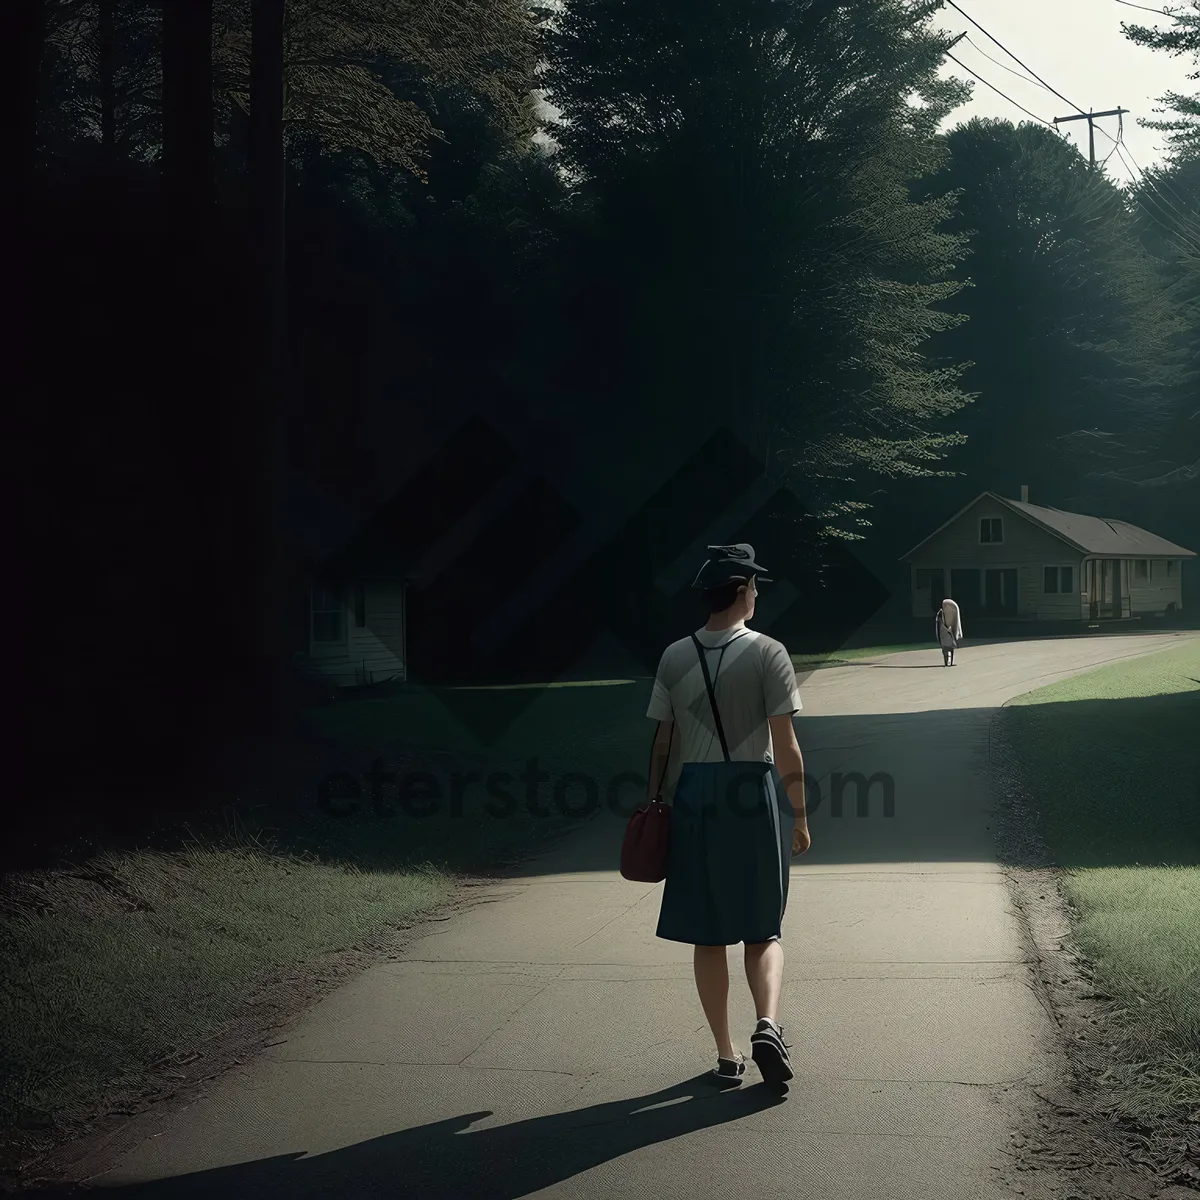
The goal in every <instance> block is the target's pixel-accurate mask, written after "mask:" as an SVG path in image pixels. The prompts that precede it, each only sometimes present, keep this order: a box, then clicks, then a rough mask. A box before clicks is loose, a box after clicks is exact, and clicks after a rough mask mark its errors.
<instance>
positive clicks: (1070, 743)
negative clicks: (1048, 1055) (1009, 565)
mask: <svg viewBox="0 0 1200 1200" xmlns="http://www.w3.org/2000/svg"><path fill="white" fill-rule="evenodd" d="M1004 720H1005V722H1006V726H1007V728H1006V732H1007V736H1008V738H1009V740H1010V742H1011V744H1012V745H1013V747H1014V748H1015V751H1016V753H1017V755H1018V759H1019V761H1020V764H1021V769H1022V774H1023V778H1024V779H1025V780H1026V782H1027V787H1028V790H1029V795H1030V800H1031V802H1032V807H1033V808H1034V809H1035V810H1036V812H1037V814H1038V815H1037V819H1038V824H1039V832H1040V834H1041V836H1042V838H1043V840H1044V842H1045V844H1046V847H1047V849H1048V851H1049V853H1050V855H1051V858H1052V860H1053V861H1054V862H1056V863H1058V864H1060V865H1061V866H1063V867H1065V868H1067V874H1066V877H1065V880H1064V890H1065V892H1066V895H1067V898H1068V900H1069V901H1070V903H1071V904H1072V906H1073V908H1074V909H1075V915H1076V934H1077V937H1078V940H1079V944H1080V947H1081V949H1082V950H1083V951H1084V953H1085V954H1087V956H1088V957H1089V958H1090V959H1091V960H1092V962H1093V963H1094V964H1095V968H1096V975H1097V978H1096V983H1097V990H1098V991H1099V992H1100V993H1101V994H1103V995H1108V996H1111V997H1112V1001H1113V1007H1114V1012H1115V1014H1116V1021H1115V1025H1116V1028H1117V1029H1118V1031H1119V1043H1118V1046H1117V1048H1116V1062H1115V1063H1114V1067H1113V1075H1114V1078H1115V1079H1116V1080H1117V1082H1118V1083H1119V1084H1120V1085H1121V1086H1122V1087H1123V1088H1124V1090H1125V1092H1126V1095H1127V1100H1128V1104H1129V1107H1130V1109H1131V1111H1133V1112H1134V1113H1135V1114H1139V1115H1149V1114H1153V1113H1160V1112H1164V1111H1171V1110H1174V1109H1177V1108H1179V1107H1180V1106H1188V1105H1191V1106H1196V1105H1200V641H1193V642H1191V643H1189V644H1188V645H1186V646H1184V647H1181V648H1179V649H1174V650H1169V651H1165V652H1162V653H1157V654H1153V655H1149V656H1147V657H1145V658H1139V659H1132V660H1130V661H1128V662H1126V663H1121V664H1117V665H1113V666H1109V667H1104V668H1102V669H1100V670H1098V671H1093V672H1090V673H1088V674H1085V675H1080V676H1076V677H1074V678H1072V679H1068V680H1064V681H1063V682H1061V683H1057V684H1053V685H1052V686H1050V687H1047V688H1041V689H1039V690H1038V691H1035V692H1030V693H1029V694H1028V695H1025V696H1022V697H1020V698H1018V699H1017V700H1015V701H1013V703H1012V704H1011V705H1009V706H1008V707H1007V708H1006V709H1005V711H1004Z"/></svg>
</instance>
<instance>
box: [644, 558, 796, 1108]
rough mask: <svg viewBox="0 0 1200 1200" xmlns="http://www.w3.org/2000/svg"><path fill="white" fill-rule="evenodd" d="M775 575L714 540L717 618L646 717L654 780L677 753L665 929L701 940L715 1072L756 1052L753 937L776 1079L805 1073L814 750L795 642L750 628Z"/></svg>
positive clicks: (668, 665) (668, 935) (734, 1077)
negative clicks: (795, 964) (805, 868)
mask: <svg viewBox="0 0 1200 1200" xmlns="http://www.w3.org/2000/svg"><path fill="white" fill-rule="evenodd" d="M760 581H761V582H770V581H769V580H767V579H766V577H765V575H764V574H763V568H762V567H761V566H760V565H759V564H758V563H757V562H756V561H755V558H754V548H753V547H752V546H750V545H747V544H745V543H742V544H738V545H731V546H710V547H709V558H708V561H707V562H706V563H705V564H704V566H703V567H702V568H701V569H700V572H699V574H697V576H696V579H695V581H694V582H693V584H692V586H693V587H694V588H696V589H698V590H699V591H701V592H703V593H704V597H705V600H706V604H707V608H708V613H709V617H708V623H707V624H706V625H705V626H704V628H702V629H698V630H697V631H696V632H695V633H694V634H692V635H691V636H690V637H686V638H681V639H680V640H679V641H677V642H673V643H672V644H671V645H670V646H668V647H667V649H666V651H665V652H664V653H663V656H662V660H661V662H660V663H659V667H658V673H657V676H656V677H655V680H654V694H653V697H652V699H651V702H650V707H649V709H648V710H647V714H646V715H647V716H649V717H651V718H652V719H653V720H656V721H658V722H659V725H658V731H657V734H656V736H655V740H654V749H653V752H652V758H651V784H650V787H651V791H652V793H653V792H654V791H655V790H656V789H655V783H654V781H655V780H658V779H660V778H662V777H663V773H664V772H666V771H667V769H668V766H669V762H670V757H671V755H670V750H671V746H672V742H674V744H675V745H676V746H677V747H678V760H677V762H676V764H675V767H674V770H673V772H672V774H673V778H668V784H667V788H666V789H665V790H664V795H668V796H670V797H671V825H670V847H669V852H668V858H667V875H666V883H665V886H664V889H663V899H662V908H661V911H660V914H659V921H658V930H657V934H658V936H659V937H661V938H664V939H666V940H668V941H676V942H685V943H689V944H690V945H692V946H694V947H695V949H694V952H693V963H694V970H695V978H696V989H697V992H698V993H699V998H700V1004H701V1007H702V1008H703V1009H704V1015H705V1017H706V1018H707V1019H708V1024H709V1027H710V1029H711V1030H712V1033H713V1038H714V1040H715V1041H716V1045H717V1065H716V1067H715V1068H714V1069H713V1074H714V1075H715V1076H716V1077H717V1079H718V1080H719V1081H729V1082H737V1081H739V1080H740V1079H741V1078H742V1076H744V1075H745V1072H746V1063H745V1058H744V1057H743V1055H741V1054H740V1053H739V1052H738V1051H737V1050H736V1048H735V1047H734V1044H733V1041H732V1040H731V1037H730V1032H729V1009H728V1004H729V960H728V954H727V949H728V947H729V946H732V945H737V944H738V943H742V944H744V945H745V969H746V980H747V982H748V983H749V986H750V992H751V994H752V996H753V997H754V1004H755V1009H756V1015H757V1017H758V1023H757V1026H756V1028H755V1030H754V1032H753V1034H752V1035H751V1038H750V1049H751V1054H752V1056H753V1058H754V1062H755V1063H756V1064H757V1066H758V1068H759V1070H760V1071H761V1072H762V1075H763V1078H764V1079H765V1080H766V1081H767V1082H768V1083H770V1084H774V1085H776V1086H783V1085H784V1084H786V1082H787V1081H788V1080H789V1079H791V1078H792V1075H793V1071H792V1065H791V1061H790V1058H789V1055H788V1047H787V1044H786V1043H785V1042H784V1040H783V1029H782V1027H781V1026H780V1024H779V1002H780V993H781V990H782V986H783V946H782V943H781V940H780V939H781V937H782V926H783V916H784V910H785V908H786V906H787V896H788V881H789V874H790V862H791V859H792V857H794V856H796V855H799V854H803V853H804V852H805V851H806V850H807V849H808V848H809V844H810V838H809V834H808V822H807V818H806V814H805V810H804V760H803V758H802V756H801V753H800V747H799V744H798V743H797V741H796V732H795V728H794V726H793V724H792V718H793V716H794V714H795V713H797V712H798V711H799V710H800V707H801V704H800V696H799V692H798V690H797V688H796V672H795V669H794V667H793V666H792V661H791V658H790V657H789V656H788V652H787V650H786V649H785V648H784V647H783V645H781V644H780V643H779V642H777V641H775V640H774V639H773V638H769V637H767V636H766V635H764V634H762V633H759V632H757V631H756V630H753V629H749V628H747V624H746V623H747V621H749V620H751V619H752V618H753V616H754V603H755V598H756V596H757V594H758V589H757V584H758V582H760Z"/></svg>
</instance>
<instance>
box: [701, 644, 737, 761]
mask: <svg viewBox="0 0 1200 1200" xmlns="http://www.w3.org/2000/svg"><path fill="white" fill-rule="evenodd" d="M742 636H744V635H742V634H740V633H739V634H738V635H737V637H731V638H730V639H729V641H728V642H726V643H725V645H723V646H721V648H720V649H721V653H722V654H724V653H725V649H726V647H727V646H729V644H730V642H736V641H737V640H738V638H739V637H742ZM692 641H693V642H694V643H695V645H696V653H697V654H698V655H699V656H700V670H702V671H703V672H704V686H705V687H706V688H707V689H708V702H709V704H711V705H712V714H713V719H714V720H715V721H716V723H717V737H719V738H720V739H721V753H722V754H724V755H725V761H726V762H729V761H730V760H729V745H728V743H726V741H725V727H724V726H723V725H722V724H721V713H720V711H719V710H718V708H717V697H716V693H715V692H714V691H713V684H712V679H711V678H710V677H709V674H708V660H707V659H706V658H705V657H704V645H703V643H702V642H701V641H700V639H699V638H698V637H697V636H696V635H695V634H694V633H693V634H692ZM716 648H717V647H715V646H714V647H713V649H714V650H715V649H716ZM720 669H721V668H720V665H719V664H718V666H717V670H718V671H719V670H720Z"/></svg>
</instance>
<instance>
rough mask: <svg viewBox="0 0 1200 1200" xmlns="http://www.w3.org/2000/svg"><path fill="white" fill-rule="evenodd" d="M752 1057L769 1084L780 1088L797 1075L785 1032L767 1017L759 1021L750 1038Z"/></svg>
mask: <svg viewBox="0 0 1200 1200" xmlns="http://www.w3.org/2000/svg"><path fill="white" fill-rule="evenodd" d="M750 1056H751V1057H752V1058H753V1059H754V1062H755V1065H756V1066H757V1067H758V1069H759V1070H760V1071H761V1072H762V1077H763V1079H764V1080H765V1081H766V1082H767V1083H770V1084H773V1085H775V1086H778V1085H780V1084H784V1083H787V1081H788V1080H789V1079H791V1078H792V1076H793V1075H794V1074H795V1072H794V1071H793V1070H792V1060H791V1058H790V1057H789V1056H788V1048H787V1043H786V1042H785V1041H784V1040H783V1030H782V1029H781V1028H780V1027H779V1026H778V1025H776V1024H775V1022H774V1021H770V1020H768V1019H767V1018H766V1017H763V1018H762V1019H761V1020H760V1021H759V1023H758V1026H757V1028H756V1029H755V1030H754V1033H753V1034H751V1036H750Z"/></svg>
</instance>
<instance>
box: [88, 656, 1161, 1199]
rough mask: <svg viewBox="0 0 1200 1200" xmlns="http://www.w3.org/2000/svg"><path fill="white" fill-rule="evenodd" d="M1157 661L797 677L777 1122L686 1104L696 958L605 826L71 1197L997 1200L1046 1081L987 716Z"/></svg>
mask: <svg viewBox="0 0 1200 1200" xmlns="http://www.w3.org/2000/svg"><path fill="white" fill-rule="evenodd" d="M1177 640H1178V639H1176V638H1173V637H1172V636H1170V635H1162V636H1159V635H1143V636H1139V637H1111V638H1107V637H1106V638H1092V639H1086V638H1077V639H1062V640H1053V641H1050V640H1047V641H1034V642H1027V643H1018V644H1013V643H1008V644H1000V645H992V646H980V647H976V648H972V647H971V646H970V645H969V644H968V645H967V646H965V647H964V648H963V649H962V650H961V651H960V654H959V665H958V666H956V667H954V668H952V669H946V668H943V667H942V666H941V660H940V655H939V652H938V651H937V650H936V648H931V649H930V650H929V651H920V652H915V653H908V654H901V655H895V656H892V657H890V658H887V659H881V660H877V661H874V662H864V663H861V664H857V665H853V666H848V667H844V668H838V669H831V670H827V671H820V672H817V673H815V674H813V675H811V676H809V677H808V678H806V679H802V681H801V682H802V690H803V695H804V702H805V710H804V714H803V716H802V719H801V721H800V722H799V730H800V740H801V745H802V748H803V749H804V751H805V754H806V758H807V762H808V766H809V770H810V772H811V773H812V774H813V775H814V776H816V777H817V779H818V780H819V781H820V784H821V789H822V796H821V800H820V802H819V803H818V804H816V808H815V812H814V813H813V816H812V821H811V824H812V830H813V837H814V846H813V849H812V851H811V852H810V854H809V855H808V856H807V857H806V858H805V859H804V860H802V861H801V862H800V863H798V864H797V865H795V866H794V868H793V872H792V892H791V901H790V904H789V910H788V915H787V921H786V924H785V930H784V938H785V946H786V948H787V955H788V969H787V972H788V973H787V983H786V985H785V993H784V1011H783V1020H784V1024H785V1027H786V1028H787V1030H788V1036H789V1041H790V1042H791V1043H792V1044H793V1047H794V1049H793V1055H794V1057H795V1061H796V1065H797V1078H796V1080H795V1081H794V1084H793V1087H792V1090H791V1094H790V1096H789V1097H788V1098H787V1100H786V1101H784V1102H780V1101H779V1100H778V1098H776V1097H774V1096H772V1095H770V1094H769V1093H768V1091H767V1089H765V1088H763V1087H762V1086H760V1085H759V1084H758V1082H757V1078H756V1076H754V1075H753V1073H752V1075H751V1078H750V1081H749V1082H748V1084H746V1085H743V1087H742V1088H741V1089H740V1090H739V1091H736V1092H726V1093H722V1094H714V1093H713V1092H712V1091H711V1089H710V1088H708V1087H707V1086H706V1085H705V1084H703V1083H702V1082H698V1081H697V1079H696V1076H697V1075H698V1073H700V1072H702V1071H704V1070H705V1069H706V1068H707V1067H708V1066H709V1065H710V1062H711V1059H712V1048H711V1044H710V1040H709V1034H708V1032H707V1029H706V1027H705V1024H704V1019H703V1016H702V1014H701V1012H700V1010H699V1006H698V1003H697V1001H696V999H695V995H694V990H693V984H692V979H691V965H690V961H691V960H690V950H689V949H688V948H687V947H682V946H675V945H672V944H670V943H666V942H660V941H658V940H657V939H656V938H655V937H654V925H655V920H656V917H657V911H658V903H659V894H660V888H659V887H658V886H650V885H642V884H634V883H627V882H625V881H623V880H621V879H620V878H619V876H618V875H617V873H616V871H615V870H614V869H613V864H614V863H615V861H616V848H617V845H618V844H619V839H620V835H621V827H620V823H619V822H618V821H616V820H615V819H613V818H607V817H605V818H600V819H597V820H596V821H595V822H592V823H590V824H589V825H587V826H586V827H584V828H583V829H581V830H580V832H579V833H577V834H576V835H574V836H573V838H571V839H570V840H568V841H567V842H565V843H563V844H561V845H560V846H558V847H557V848H556V849H555V850H554V851H553V852H552V853H551V854H550V855H548V856H547V857H545V858H544V859H542V860H540V861H539V862H537V863H534V864H531V865H527V866H526V867H524V868H522V869H521V871H520V873H519V874H514V875H513V877H512V878H511V879H508V880H504V881H502V882H500V883H498V884H495V885H489V887H488V888H487V889H485V892H484V895H483V897H482V900H483V902H482V903H480V904H478V905H477V906H475V907H473V908H471V909H469V910H468V911H466V912H464V913H461V914H459V915H457V916H455V917H454V918H453V919H452V920H450V921H448V922H444V923H440V924H437V925H433V926H431V927H428V930H427V932H425V934H424V935H423V936H421V937H420V938H419V939H418V940H417V941H416V942H415V943H413V944H411V945H410V946H409V947H408V949H407V951H406V956H405V958H404V960H403V961H399V962H392V963H386V964H382V965H379V966H377V967H374V968H373V969H371V970H369V971H368V972H366V973H365V974H364V975H362V976H361V977H359V978H357V979H356V980H355V981H354V982H353V983H351V984H350V985H348V986H346V987H344V988H343V989H342V990H340V991H338V992H337V993H335V994H334V995H332V996H330V997H329V998H328V999H326V1000H325V1001H323V1002H322V1003H321V1004H319V1005H318V1006H317V1007H316V1008H315V1009H314V1010H313V1011H311V1012H310V1013H308V1014H307V1015H306V1016H304V1017H303V1018H302V1019H300V1020H299V1021H298V1022H297V1023H296V1025H295V1027H294V1028H293V1029H292V1030H290V1031H289V1035H288V1040H287V1041H286V1042H285V1043H283V1044H282V1045H280V1046H277V1047H275V1048H273V1049H271V1050H269V1051H267V1052H266V1053H265V1055H264V1056H263V1057H262V1058H260V1059H258V1060H257V1061H255V1062H252V1063H249V1064H247V1065H246V1066H245V1067H244V1068H241V1069H239V1070H238V1072H237V1073H234V1074H231V1075H229V1076H227V1077H225V1078H223V1079H222V1080H221V1081H219V1083H218V1084H216V1085H214V1087H213V1090H212V1092H211V1093H210V1094H209V1095H208V1096H207V1097H206V1098H204V1099H203V1100H201V1101H199V1102H197V1103H196V1104H194V1105H193V1106H192V1107H191V1108H189V1109H187V1110H185V1111H183V1112H181V1113H179V1114H177V1115H175V1116H174V1117H173V1118H172V1120H171V1122H170V1124H168V1125H167V1127H166V1128H165V1130H164V1131H163V1132H162V1133H161V1135H160V1136H157V1137H155V1138H153V1139H150V1140H145V1141H142V1142H140V1143H137V1144H134V1145H132V1146H131V1147H130V1148H129V1149H128V1150H127V1151H126V1152H123V1153H122V1155H121V1157H120V1159H119V1161H118V1164H117V1165H116V1166H115V1167H112V1168H111V1169H108V1170H106V1171H105V1172H104V1173H103V1174H102V1175H101V1176H100V1177H99V1178H97V1179H95V1180H94V1182H97V1183H102V1184H104V1185H107V1186H112V1187H114V1188H115V1189H116V1193H117V1194H120V1193H124V1192H126V1191H127V1190H130V1191H132V1193H133V1194H134V1195H138V1196H142V1195H145V1196H147V1197H154V1198H157V1197H160V1196H161V1197H172V1198H174V1197H180V1198H189V1197H210V1196H212V1197H216V1196H227V1195H228V1196H237V1197H239V1200H240V1198H245V1200H252V1198H255V1197H270V1198H272V1200H274V1198H276V1197H279V1198H282V1197H289V1198H292V1197H295V1198H300V1197H317V1196H322V1197H324V1196H330V1197H333V1196H347V1197H349V1196H362V1197H375V1196H381V1197H382V1196H388V1197H421V1198H431V1200H435V1198H436V1200H441V1198H443V1197H444V1198H446V1200H449V1198H451V1197H454V1198H456V1200H466V1198H469V1197H488V1198H494V1200H512V1198H515V1197H518V1196H528V1195H533V1194H537V1195H539V1196H547V1197H549V1196H553V1197H556V1198H558V1197H563V1198H566V1197H570V1198H572V1200H583V1198H591V1197H595V1198H597V1200H599V1198H601V1197H610V1196H616V1197H624V1196H643V1195H644V1196H647V1197H654V1198H655V1200H669V1198H673V1197H680V1198H683V1197H686V1198H687V1200H695V1198H696V1197H707V1196H712V1195H724V1194H737V1193H738V1192H739V1191H740V1190H742V1189H746V1190H747V1191H748V1192H750V1194H755V1195H758V1196H781V1197H782V1196H787V1197H820V1198H821V1200H851V1198H853V1200H866V1198H868V1197H870V1198H871V1200H876V1198H877V1197H879V1196H888V1197H890V1198H892V1200H901V1198H910V1197H911V1198H912V1200H941V1198H943V1197H944V1198H946V1200H963V1197H971V1198H972V1200H992V1198H997V1200H998V1198H1000V1197H1004V1198H1006V1200H1007V1198H1008V1197H1011V1196H1012V1195H1013V1194H1014V1192H1013V1190H1012V1189H1011V1188H1009V1187H1007V1186H1006V1185H1005V1184H1004V1183H1003V1182H1002V1176H1001V1173H1002V1171H1003V1169H1004V1168H1005V1166H1006V1160H1005V1148H1006V1146H1007V1145H1008V1137H1009V1132H1010V1130H1011V1129H1013V1128H1014V1127H1015V1126H1016V1125H1018V1124H1019V1123H1020V1121H1021V1119H1022V1114H1023V1113H1024V1112H1025V1111H1026V1110H1027V1107H1028V1106H1029V1105H1030V1104H1031V1103H1032V1089H1033V1088H1034V1087H1036V1086H1037V1085H1038V1084H1039V1082H1046V1081H1049V1080H1050V1079H1051V1078H1052V1075H1053V1072H1054V1071H1055V1069H1056V1066H1055V1064H1056V1062H1057V1059H1056V1057H1055V1055H1054V1053H1053V1042H1052V1038H1051V1026H1050V1023H1049V1020H1048V1019H1047V1018H1046V1016H1045V1015H1044V1013H1043V1012H1042V1010H1041V1008H1040V1007H1039V1005H1038V1002H1037V1000H1036V999H1035V996H1034V993H1033V992H1032V991H1031V989H1030V987H1029V986H1028V978H1029V976H1028V973H1027V967H1026V963H1025V954H1024V951H1023V948H1022V940H1021V935H1020V929H1019V926H1018V923H1017V920H1016V918H1015V917H1014V914H1013V910H1012V908H1011V906H1010V901H1009V895H1008V891H1007V888H1006V885H1005V881H1004V878H1003V876H1002V874H1001V873H1000V870H999V868H998V867H997V865H996V864H995V861H994V859H993V856H992V850H991V843H990V832H989V829H988V823H989V818H988V814H987V804H986V787H985V773H986V769H987V737H988V722H989V717H990V715H991V713H992V712H993V711H994V709H995V708H996V707H997V706H998V705H1000V704H1002V703H1003V702H1004V701H1006V700H1007V699H1009V698H1011V697H1012V696H1015V695H1018V694H1020V693H1022V692H1025V691H1028V690H1030V689H1031V688H1034V687H1039V686H1041V685H1043V684H1046V683H1050V682H1053V681H1054V680H1056V679H1061V678H1063V677H1065V676H1068V675H1071V674H1074V673H1076V672H1078V671H1080V670H1084V669H1087V668H1089V667H1093V666H1097V665H1100V664H1103V663H1108V662H1113V661H1116V660H1119V659H1121V658H1124V657H1129V656H1136V655H1141V654H1145V653H1147V652H1150V651H1152V650H1156V649H1161V648H1164V647H1166V646H1168V645H1171V644H1172V643H1174V642H1177ZM835 771H841V772H843V773H847V772H851V771H858V772H860V773H862V774H863V775H864V776H870V775H872V774H873V773H875V772H886V773H887V774H889V775H890V776H891V777H892V779H893V781H894V794H893V797H892V799H893V804H894V810H893V815H892V816H890V817H888V816H885V815H884V811H883V787H882V784H879V783H877V784H876V785H875V792H874V795H873V797H872V798H871V799H870V801H869V807H868V810H867V812H866V813H865V814H863V815H859V813H858V808H857V803H856V800H855V795H854V790H853V788H851V789H849V790H848V791H847V792H846V793H845V794H844V796H843V808H842V813H841V815H840V816H838V815H835V811H834V803H833V797H832V796H831V795H830V788H829V783H830V781H831V775H832V773H833V772H835ZM739 969H740V968H739V962H738V956H737V953H736V951H734V952H731V974H733V975H734V978H735V979H737V975H736V974H735V972H736V971H738V970H739ZM743 993H745V988H744V986H741V987H738V986H737V985H736V984H735V990H734V1004H733V1013H734V1017H735V1022H736V1029H737V1030H738V1032H739V1034H740V1041H741V1044H742V1047H743V1049H746V1048H747V1041H748V1037H749V1032H750V1029H751V1027H752V1023H753V1016H754V1013H753V1012H752V1010H751V1006H750V1003H749V998H748V994H743ZM116 1146H117V1143H114V1144H113V1145H112V1146H110V1147H109V1151H108V1155H109V1160H111V1157H112V1154H113V1152H114V1151H115V1149H116ZM103 1162H104V1160H103V1159H102V1158H97V1159H96V1160H95V1161H94V1164H93V1169H98V1168H99V1166H100V1165H102V1163H103ZM138 1183H144V1184H145V1186H144V1187H140V1186H134V1187H132V1188H131V1189H130V1188H128V1185H131V1184H133V1185H136V1184H138ZM735 1189H736V1191H735Z"/></svg>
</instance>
